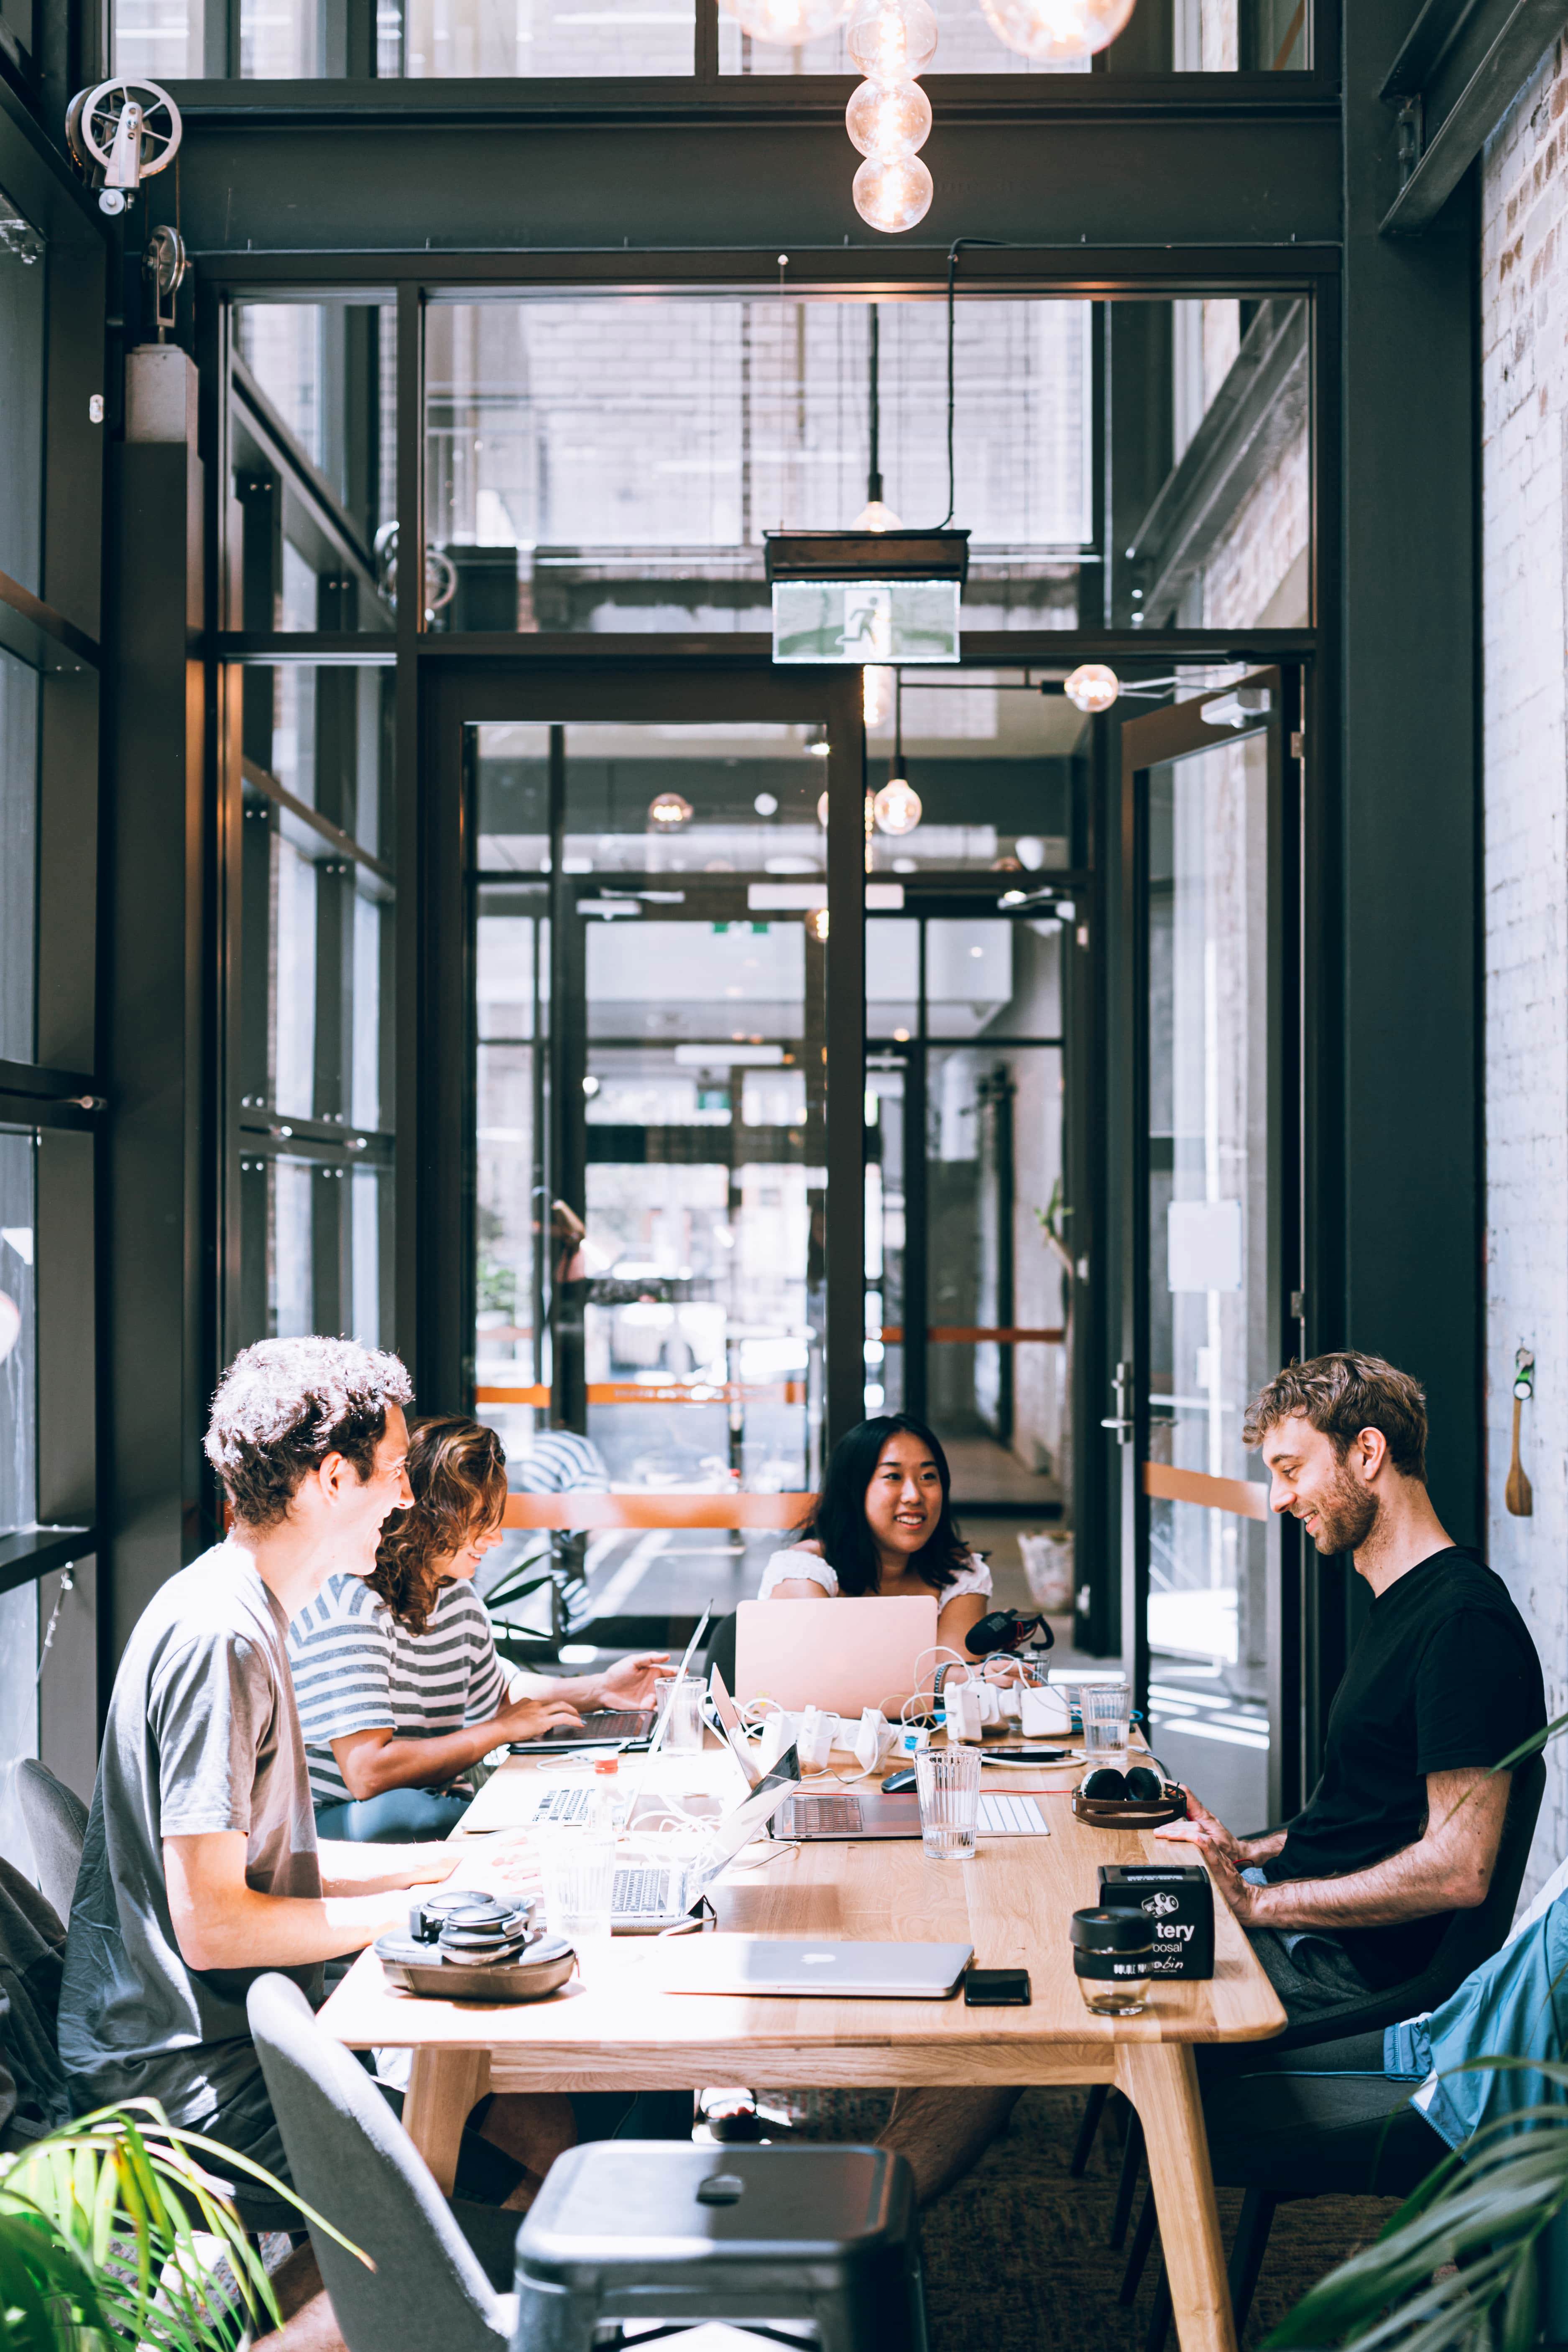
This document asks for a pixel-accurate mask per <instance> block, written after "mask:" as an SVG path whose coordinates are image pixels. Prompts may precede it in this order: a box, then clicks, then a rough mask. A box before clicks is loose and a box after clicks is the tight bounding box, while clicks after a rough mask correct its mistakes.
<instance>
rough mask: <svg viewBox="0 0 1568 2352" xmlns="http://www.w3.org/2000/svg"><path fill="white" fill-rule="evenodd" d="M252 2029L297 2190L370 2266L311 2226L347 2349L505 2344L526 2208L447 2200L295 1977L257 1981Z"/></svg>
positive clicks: (439, 2349)
mask: <svg viewBox="0 0 1568 2352" xmlns="http://www.w3.org/2000/svg"><path fill="white" fill-rule="evenodd" d="M246 2009H247V2012H248V2015H249V2018H250V2031H251V2034H252V2036H253V2038H254V2040H255V2042H256V2048H257V2054H258V2057H259V2058H260V2060H261V2071H262V2074H264V2075H265V2077H266V2080H267V2089H268V2095H269V2097H270V2098H271V2101H272V2109H273V2113H274V2114H275V2115H276V2116H277V2118H278V2128H279V2133H280V2134H281V2136H282V2140H283V2147H284V2151H285V2153H286V2155H287V2156H288V2158H289V2173H290V2175H291V2177H292V2179H293V2184H294V2187H295V2188H296V2189H298V2190H299V2192H300V2196H301V2197H302V2198H304V2200H306V2202H307V2203H308V2204H310V2205H313V2206H314V2207H315V2208H316V2210H318V2212H321V2213H322V2214H324V2215H325V2216H326V2218H327V2219H328V2221H331V2223H332V2224H333V2226H334V2227H335V2228H337V2229H339V2230H341V2231H342V2232H343V2235H344V2236H345V2237H346V2238H349V2239H351V2240H352V2241H353V2243H354V2244H355V2245H356V2246H359V2247H362V2248H363V2251H364V2252H366V2253H367V2254H369V2255H370V2257H371V2259H372V2261H373V2262H374V2263H375V2268H374V2271H371V2270H367V2269H366V2268H365V2266H364V2264H363V2263H361V2262H360V2261H358V2260H357V2259H356V2257H355V2256H354V2255H353V2254H350V2253H346V2252H344V2250H343V2249H342V2246H339V2245H337V2244H335V2243H334V2242H333V2241H332V2240H331V2238H329V2237H328V2236H327V2235H326V2234H325V2232H324V2231H320V2230H315V2229H312V2230H311V2231H310V2243H311V2245H312V2246H313V2248H314V2249H315V2254H316V2261H317V2263H318V2264H319V2265H320V2267H321V2278H322V2282H323V2284H325V2286H326V2289H327V2293H328V2294H329V2295H330V2296H331V2303H332V2311H333V2314H334V2315H335V2316H336V2319H337V2323H338V2328H339V2331H340V2333H341V2334H342V2339H343V2341H344V2343H345V2344H346V2345H347V2346H348V2347H349V2352H504V2347H506V2345H507V2344H508V2343H509V2341H510V2336H511V2331H512V2323H513V2319H514V2316H515V2314H516V2298H515V2297H514V2296H513V2295H512V2294H510V2293H498V2291H497V2286H496V2284H495V2282H496V2281H497V2280H504V2281H505V2282H506V2284H507V2285H508V2286H509V2287H510V2283H511V2271H512V2259H513V2256H512V2249H513V2244H514V2242H515V2239H516V2234H517V2222H518V2217H517V2215H516V2214H515V2213H505V2212H501V2211H500V2210H497V2209H496V2208H494V2207H489V2206H476V2205H463V2204H450V2203H448V2201H447V2199H446V2198H444V2197H443V2196H442V2194H441V2192H440V2190H439V2189H437V2186H436V2183H435V2181H434V2179H432V2178H431V2175H430V2171H429V2168H428V2167H427V2166H426V2163H425V2160H424V2158H422V2157H421V2156H420V2154H419V2151H418V2149H417V2148H416V2147H415V2145H414V2143H413V2141H412V2140H411V2139H410V2138H409V2137H408V2134H407V2133H406V2132H405V2130H404V2128H403V2126H402V2125H401V2124H400V2123H399V2122H398V2120H397V2118H396V2116H395V2115H394V2114H393V2112H392V2109H391V2108H390V2107H389V2106H388V2105H387V2103H386V2101H385V2100H384V2098H383V2096H382V2095H381V2093H380V2091H379V2090H378V2089H377V2088H376V2085H375V2084H374V2082H373V2081H372V2079H371V2077H370V2075H369V2074H366V2073H365V2071H364V2068H363V2066H361V2065H359V2064H358V2063H356V2061H355V2060H354V2059H353V2057H352V2056H351V2055H350V2053H349V2052H348V2051H347V2050H345V2049H344V2048H343V2046H342V2042H334V2041H333V2039H332V2037H331V2034H330V2033H328V2032H325V2031H324V2030H323V2029H322V2027H321V2026H320V2025H318V2024H317V2022H316V2020H315V2018H314V2016H313V2015H312V2014H311V2011H310V2003H309V2001H308V2000H306V1999H305V1996H304V1994H303V1993H302V1992H301V1991H300V1988H299V1986H298V1985H297V1984H295V1983H294V1982H293V1981H292V1979H289V1978H288V1977H283V1976H273V1975H268V1976H264V1977H258V1979H257V1981H256V1982H255V1984H253V1985H252V1986H251V1988H250V1991H249V1993H248V1995H247V2000H246Z"/></svg>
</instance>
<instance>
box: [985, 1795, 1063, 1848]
mask: <svg viewBox="0 0 1568 2352" xmlns="http://www.w3.org/2000/svg"><path fill="white" fill-rule="evenodd" d="M975 1827H976V1829H977V1830H978V1831H979V1833H980V1835H981V1836H982V1837H1049V1835H1050V1830H1049V1828H1048V1826H1047V1822H1046V1817H1045V1815H1044V1813H1042V1812H1041V1811H1040V1809H1039V1807H1038V1805H1037V1804H1036V1802H1035V1801H1034V1799H1033V1797H1002V1796H993V1795H992V1794H991V1793H990V1792H989V1790H987V1791H985V1792H984V1793H983V1794H982V1796H981V1800H980V1819H979V1821H978V1822H976V1823H975Z"/></svg>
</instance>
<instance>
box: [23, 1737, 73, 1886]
mask: <svg viewBox="0 0 1568 2352" xmlns="http://www.w3.org/2000/svg"><path fill="white" fill-rule="evenodd" d="M16 1810H17V1811H18V1812H19V1813H20V1814H21V1816H22V1822H23V1825H24V1827H25V1828H26V1832H27V1837H28V1841H29V1843H30V1844H31V1846H32V1849H33V1867H34V1869H35V1871H36V1872H37V1879H38V1888H39V1892H40V1893H41V1894H42V1895H43V1897H44V1900H45V1901H46V1902H47V1903H48V1904H49V1905H50V1906H52V1907H53V1909H55V1910H56V1911H58V1913H59V1916H60V1917H61V1918H62V1919H63V1920H68V1919H69V1917H70V1915H71V1900H72V1897H73V1896H74V1895H75V1894H76V1880H77V1873H78V1871H79V1869H80V1868H81V1845H82V1840H83V1839H84V1838H85V1837H86V1835H87V1807H86V1806H85V1805H84V1804H83V1803H82V1801H81V1799H80V1798H79V1796H78V1795H77V1793H76V1791H75V1790H74V1789H68V1788H67V1787H66V1784H65V1782H64V1781H63V1780H56V1778H55V1776H54V1774H53V1773H52V1772H51V1771H50V1769H49V1768H48V1766H47V1764H40V1763H39V1762H38V1759H37V1757H36V1756H24V1757H23V1759H22V1760H21V1762H20V1763H19V1764H18V1765H17V1767H16Z"/></svg>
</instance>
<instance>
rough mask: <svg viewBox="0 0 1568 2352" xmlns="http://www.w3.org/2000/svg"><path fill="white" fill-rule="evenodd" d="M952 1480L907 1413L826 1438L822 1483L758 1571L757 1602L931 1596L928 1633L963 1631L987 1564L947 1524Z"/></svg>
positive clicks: (948, 1636) (976, 1616)
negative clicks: (807, 1513)
mask: <svg viewBox="0 0 1568 2352" xmlns="http://www.w3.org/2000/svg"><path fill="white" fill-rule="evenodd" d="M990 1592H991V1570H989V1569H988V1568H987V1567H986V1565H985V1562H984V1560H983V1559H981V1558H980V1557H979V1555H978V1554H977V1553H975V1552H972V1551H971V1550H970V1549H969V1547H968V1545H967V1544H966V1543H965V1542H964V1540H963V1537H962V1536H961V1535H960V1534H959V1532H958V1529H957V1528H956V1527H955V1526H954V1524H953V1518H952V1476H951V1475H950V1473H949V1471H948V1466H947V1456H946V1454H944V1453H943V1452H942V1446H941V1444H940V1443H939V1442H938V1440H937V1437H936V1435H935V1433H934V1432H933V1431H931V1430H929V1429H928V1428H927V1427H926V1425H925V1423H924V1422H923V1421H917V1420H916V1419H915V1417H914V1415H913V1414H912V1413H908V1412H886V1413H879V1414H878V1415H877V1417H876V1418H875V1420H872V1421H862V1422H860V1423H858V1424H857V1426H856V1427H855V1428H854V1429H852V1430H850V1431H849V1433H848V1434H847V1436H845V1437H842V1438H840V1440H839V1442H838V1444H837V1445H836V1446H835V1447H834V1449H833V1454H832V1456H831V1458H830V1459H829V1462H828V1465H827V1475H826V1477H825V1479H824V1480H823V1485H822V1492H821V1494H820V1495H819V1496H818V1497H817V1500H816V1508H815V1509H814V1510H813V1512H812V1515H811V1517H810V1518H809V1519H808V1520H807V1521H806V1522H805V1526H804V1527H803V1528H801V1529H800V1532H799V1537H798V1539H797V1541H796V1542H795V1545H794V1546H793V1548H792V1549H790V1550H788V1551H776V1552H774V1554H773V1558H772V1559H770V1560H769V1562H768V1564H767V1567H766V1569H765V1570H763V1582H762V1590H761V1591H760V1593H759V1595H758V1598H759V1599H760V1600H763V1601H832V1600H837V1598H838V1596H839V1595H840V1594H843V1595H845V1596H855V1597H862V1596H865V1595H868V1594H878V1595H879V1596H881V1597H882V1598H883V1599H889V1598H900V1597H902V1598H906V1599H907V1598H910V1597H914V1598H919V1597H921V1596H926V1595H929V1596H931V1597H933V1598H934V1599H935V1601H936V1603H937V1611H938V1614H937V1627H936V1630H937V1639H938V1641H939V1642H941V1643H943V1644H944V1645H945V1646H946V1647H947V1648H949V1649H952V1650H956V1651H957V1652H958V1654H959V1655H960V1656H961V1657H962V1656H963V1637H964V1635H965V1634H966V1633H968V1632H969V1630H970V1628H971V1627H972V1626H973V1625H976V1624H978V1622H980V1620H981V1618H982V1617H984V1614H985V1612H986V1610H987V1609H988V1608H989V1606H990V1598H989V1596H990Z"/></svg>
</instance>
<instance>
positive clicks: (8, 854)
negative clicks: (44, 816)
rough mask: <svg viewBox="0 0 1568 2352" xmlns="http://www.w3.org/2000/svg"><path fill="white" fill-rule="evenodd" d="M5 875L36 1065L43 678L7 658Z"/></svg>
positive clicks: (5, 1044) (8, 1021)
mask: <svg viewBox="0 0 1568 2352" xmlns="http://www.w3.org/2000/svg"><path fill="white" fill-rule="evenodd" d="M0 267H3V265H0ZM0 874H4V877H5V899H4V908H3V911H0V1061H7V1062H30V1061H32V1060H33V1059H34V1056H35V1050H36V1036H37V1018H36V1008H37V921H38V914H37V900H38V678H37V671H35V670H31V669H28V668H26V667H25V666H24V665H23V664H22V663H21V662H19V661H17V660H16V659H15V658H14V657H13V656H11V655H10V654H8V653H5V652H3V651H0Z"/></svg>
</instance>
